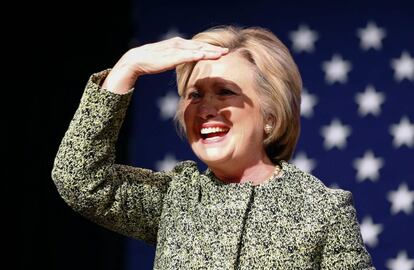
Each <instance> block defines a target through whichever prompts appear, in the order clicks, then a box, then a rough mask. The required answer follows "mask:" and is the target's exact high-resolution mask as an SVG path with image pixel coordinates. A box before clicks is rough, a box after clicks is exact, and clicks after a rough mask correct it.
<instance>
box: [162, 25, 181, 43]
mask: <svg viewBox="0 0 414 270" xmlns="http://www.w3.org/2000/svg"><path fill="white" fill-rule="evenodd" d="M173 37H182V38H185V35H184V34H183V33H180V32H179V31H178V30H177V28H175V27H172V28H170V29H169V30H168V32H166V33H164V34H163V35H162V36H161V38H160V40H164V39H170V38H173Z"/></svg>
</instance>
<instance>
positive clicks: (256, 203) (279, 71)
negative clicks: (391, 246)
mask: <svg viewBox="0 0 414 270" xmlns="http://www.w3.org/2000/svg"><path fill="white" fill-rule="evenodd" d="M173 68H176V72H177V83H178V89H179V94H180V97H181V99H180V104H179V109H178V111H177V115H176V119H177V120H178V123H179V124H180V125H181V127H182V130H183V132H184V134H185V135H186V137H187V139H188V142H189V144H190V145H191V147H192V149H193V151H194V153H195V154H196V155H197V156H198V157H199V158H200V160H202V161H203V162H205V164H206V165H207V166H208V169H207V170H206V171H205V172H200V171H198V169H197V166H196V164H195V163H194V162H192V161H184V162H181V163H179V164H178V165H177V166H176V167H175V168H174V169H173V170H172V171H170V172H153V171H151V170H148V169H143V168H134V167H130V166H125V165H118V164H114V153H115V143H116V140H117V136H118V132H119V129H120V126H121V124H122V121H123V118H124V115H125V111H126V109H127V106H128V103H129V101H130V98H131V95H132V92H133V87H134V85H135V82H136V80H137V79H138V78H139V77H140V76H142V75H145V74H153V73H159V72H162V71H165V70H170V69H173ZM300 89H301V78H300V75H299V72H298V69H297V67H296V65H295V63H294V61H293V59H292V57H291V55H290V54H289V51H288V49H287V48H286V47H285V46H284V45H283V44H282V43H281V42H280V41H279V40H278V39H277V38H276V37H275V36H274V35H273V34H272V33H271V32H270V31H268V30H265V29H263V28H245V29H243V28H237V27H231V26H225V27H216V28H212V29H209V30H207V31H205V32H202V33H199V34H198V35H196V36H195V37H193V38H192V39H191V40H186V39H182V38H173V39H169V40H166V41H161V42H158V43H153V44H147V45H144V46H141V47H138V48H134V49H131V50H130V51H128V52H127V53H126V54H125V55H124V56H122V57H121V59H120V60H119V61H118V63H117V64H116V65H115V66H114V67H113V68H112V69H111V70H110V71H109V70H108V71H103V72H100V73H97V74H94V75H92V77H91V79H90V81H89V82H88V84H87V87H86V90H85V93H84V95H83V97H82V100H81V103H80V106H79V108H78V110H77V111H76V113H75V116H74V118H73V121H72V122H71V124H70V126H69V129H68V131H67V132H66V134H65V137H64V138H63V141H62V144H61V146H60V148H59V151H58V154H57V157H56V160H55V165H54V168H53V172H52V177H53V180H54V181H55V183H56V186H57V188H58V191H59V193H60V194H61V196H62V197H63V198H64V199H65V201H66V202H67V203H68V204H69V205H70V206H71V207H73V208H74V209H75V210H76V211H78V212H80V213H81V214H82V215H84V216H85V217H87V218H89V219H91V220H93V221H94V222H96V223H98V224H100V225H102V226H104V227H106V228H109V229H111V230H114V231H117V232H119V233H122V234H124V235H127V236H130V237H134V238H137V239H141V240H144V241H146V242H148V243H152V244H156V257H155V262H154V269H199V268H203V269H374V268H373V266H372V262H371V258H370V256H369V254H368V253H367V251H366V249H365V247H364V244H363V242H362V239H361V234H360V230H359V226H358V222H357V219H356V213H355V208H354V207H353V203H352V195H351V193H350V192H347V191H343V190H340V189H329V188H327V187H325V186H324V185H323V183H322V182H321V181H319V180H318V179H316V178H315V177H313V176H312V175H309V174H307V173H305V172H302V171H300V170H299V169H297V168H296V167H295V166H293V165H291V164H289V163H288V162H287V160H289V159H290V157H291V156H292V153H293V150H294V147H295V145H296V141H297V138H298V135H299V121H300V111H299V110H300V109H299V108H300Z"/></svg>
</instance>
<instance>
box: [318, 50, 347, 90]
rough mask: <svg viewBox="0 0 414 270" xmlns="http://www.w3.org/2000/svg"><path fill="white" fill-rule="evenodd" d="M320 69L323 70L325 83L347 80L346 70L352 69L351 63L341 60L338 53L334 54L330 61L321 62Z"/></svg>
mask: <svg viewBox="0 0 414 270" xmlns="http://www.w3.org/2000/svg"><path fill="white" fill-rule="evenodd" d="M322 69H323V70H324V71H325V80H326V82H327V83H329V84H333V83H334V82H341V83H345V82H346V81H347V80H348V77H347V76H348V72H349V71H350V70H351V69H352V65H351V63H350V62H349V61H346V60H343V59H342V57H341V56H340V55H337V54H335V55H333V56H332V59H331V60H330V61H324V62H323V64H322Z"/></svg>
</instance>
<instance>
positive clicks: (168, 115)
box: [127, 0, 414, 270]
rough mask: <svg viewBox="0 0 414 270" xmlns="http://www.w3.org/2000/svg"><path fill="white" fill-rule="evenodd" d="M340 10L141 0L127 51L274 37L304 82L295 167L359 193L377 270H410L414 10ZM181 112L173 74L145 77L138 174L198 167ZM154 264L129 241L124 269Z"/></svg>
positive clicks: (136, 125) (329, 5) (317, 5)
mask: <svg viewBox="0 0 414 270" xmlns="http://www.w3.org/2000/svg"><path fill="white" fill-rule="evenodd" d="M333 2H334V1H326V2H323V1H306V2H304V3H300V2H299V1H284V2H275V1H251V2H250V1H249V2H240V1H216V0H214V1H207V2H204V3H203V4H202V5H201V4H197V5H196V4H195V3H192V4H190V3H177V2H173V1H171V2H170V3H168V2H165V3H162V4H160V3H157V2H156V1H138V0H136V3H135V4H134V9H133V17H134V27H135V34H134V40H133V41H132V43H131V44H133V45H134V46H139V45H142V44H146V43H150V42H156V41H160V40H163V39H167V38H170V37H173V36H181V37H184V38H191V36H192V35H194V34H196V33H198V32H200V31H203V30H205V29H207V28H209V27H211V26H216V25H225V24H233V25H238V26H242V27H248V26H260V27H264V28H267V29H269V30H271V31H272V32H273V33H274V34H275V35H276V36H278V37H279V38H280V39H281V40H282V42H283V43H284V44H285V45H286V46H287V47H288V48H289V49H290V51H291V53H292V56H293V58H294V59H295V61H296V63H297V65H298V67H299V70H300V72H301V75H302V79H303V91H302V103H301V124H302V130H301V135H300V138H299V142H298V146H297V148H296V151H295V154H294V157H293V159H292V160H291V162H292V163H294V164H296V165H297V166H298V167H300V168H301V169H303V170H304V171H307V172H310V173H312V174H313V175H315V176H316V177H318V178H319V179H321V180H322V181H323V182H324V183H325V185H327V186H330V187H332V188H342V189H345V190H349V191H351V192H352V194H353V197H354V203H355V208H356V210H357V217H358V220H359V223H360V227H361V233H362V236H363V239H364V242H365V245H366V247H367V249H368V251H369V253H370V254H371V256H372V258H373V262H374V265H375V267H376V268H377V269H391V270H413V269H414V244H413V243H414V229H413V228H414V213H413V212H414V210H413V207H414V105H413V104H414V31H413V28H414V17H413V16H412V13H413V12H414V3H413V2H410V1H400V2H399V1H384V2H381V1H375V2H374V1H364V2H361V1H346V2H344V3H335V2H334V3H333ZM196 6H197V7H196ZM177 102H178V95H177V89H176V85H175V74H174V72H173V71H169V72H165V73H162V74H157V75H150V76H149V75H148V76H143V77H141V78H140V79H139V81H138V82H137V84H136V89H135V93H134V97H133V102H132V104H131V109H130V110H129V114H130V117H131V118H132V123H133V124H132V127H133V128H132V130H131V134H130V135H129V137H130V141H129V150H130V155H129V158H130V162H131V164H132V165H135V166H140V167H146V168H151V169H153V170H169V169H171V168H172V167H173V166H174V165H175V164H176V163H177V162H178V161H180V160H187V159H191V160H195V161H197V162H199V160H197V158H196V157H195V155H194V154H193V153H192V151H191V149H190V147H189V146H188V144H187V143H186V142H185V140H183V139H180V138H179V137H178V136H177V132H176V129H175V125H174V123H173V120H172V117H173V116H174V113H175V110H176V108H177ZM199 166H200V169H205V165H203V164H202V163H201V162H199ZM154 254H155V249H154V247H150V246H148V245H146V244H145V243H144V242H141V241H139V240H130V241H129V243H128V253H127V269H131V270H132V269H152V267H153V259H154Z"/></svg>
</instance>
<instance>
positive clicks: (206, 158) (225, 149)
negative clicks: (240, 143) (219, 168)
mask: <svg viewBox="0 0 414 270" xmlns="http://www.w3.org/2000/svg"><path fill="white" fill-rule="evenodd" d="M229 148H231V147H230V146H229V145H227V146H224V145H217V146H212V145H208V146H207V147H206V145H204V144H198V145H194V147H193V151H194V153H195V154H196V155H197V157H198V158H199V159H200V160H201V161H203V162H204V163H205V164H207V165H218V164H220V163H222V164H224V163H225V162H226V161H228V160H230V159H231V157H232V153H231V152H232V151H230V149H229Z"/></svg>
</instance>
